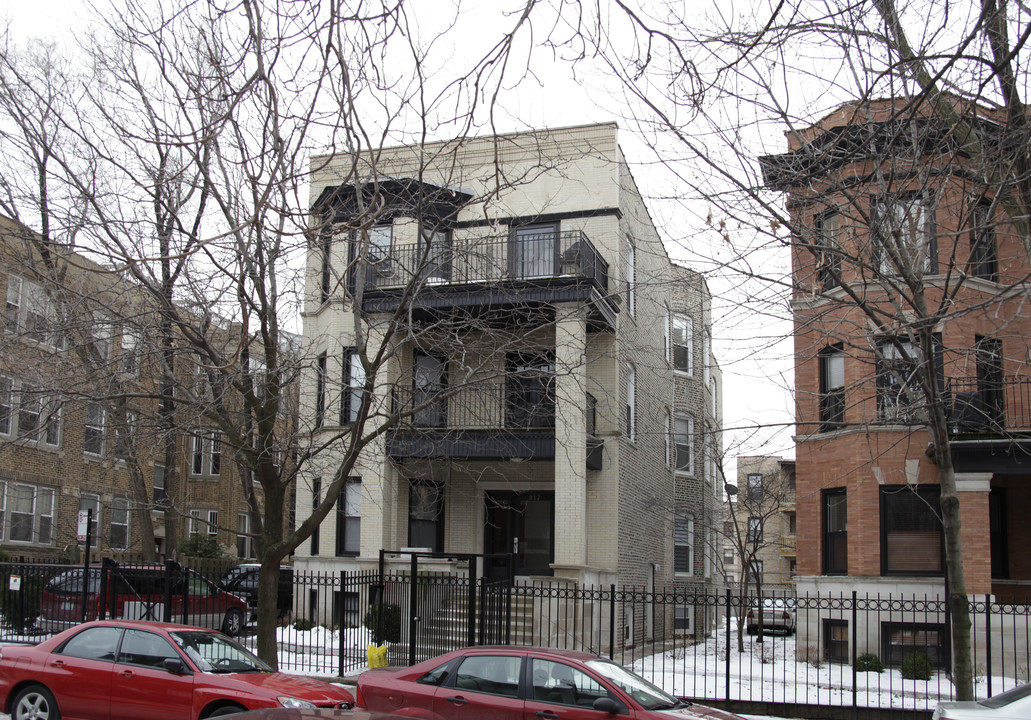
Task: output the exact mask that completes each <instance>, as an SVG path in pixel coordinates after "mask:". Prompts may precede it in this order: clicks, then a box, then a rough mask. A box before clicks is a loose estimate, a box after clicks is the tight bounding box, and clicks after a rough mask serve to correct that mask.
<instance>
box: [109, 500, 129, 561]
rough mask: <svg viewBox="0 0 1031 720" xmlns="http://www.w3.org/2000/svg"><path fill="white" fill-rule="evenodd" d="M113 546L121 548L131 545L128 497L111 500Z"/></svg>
mask: <svg viewBox="0 0 1031 720" xmlns="http://www.w3.org/2000/svg"><path fill="white" fill-rule="evenodd" d="M111 547H113V548H116V549H119V550H124V549H125V548H127V547H129V501H128V500H127V499H126V498H115V499H114V500H112V501H111Z"/></svg>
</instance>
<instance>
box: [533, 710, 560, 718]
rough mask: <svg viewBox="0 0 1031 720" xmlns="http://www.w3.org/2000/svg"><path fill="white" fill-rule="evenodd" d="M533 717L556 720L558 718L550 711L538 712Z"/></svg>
mask: <svg viewBox="0 0 1031 720" xmlns="http://www.w3.org/2000/svg"><path fill="white" fill-rule="evenodd" d="M534 715H536V716H537V717H539V718H557V717H558V715H556V714H555V713H553V712H551V710H538V711H537V712H535V713H534Z"/></svg>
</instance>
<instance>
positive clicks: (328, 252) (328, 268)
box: [319, 233, 333, 302]
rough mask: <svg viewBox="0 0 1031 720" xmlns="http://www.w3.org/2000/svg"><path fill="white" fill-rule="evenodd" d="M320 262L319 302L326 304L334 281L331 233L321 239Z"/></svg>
mask: <svg viewBox="0 0 1031 720" xmlns="http://www.w3.org/2000/svg"><path fill="white" fill-rule="evenodd" d="M319 250H320V251H321V252H320V257H319V260H320V261H321V263H322V267H321V272H320V273H319V301H320V302H326V301H327V300H329V295H330V292H332V290H333V287H332V280H333V258H332V252H333V236H332V235H330V234H329V233H326V234H324V235H323V236H322V237H321V238H319Z"/></svg>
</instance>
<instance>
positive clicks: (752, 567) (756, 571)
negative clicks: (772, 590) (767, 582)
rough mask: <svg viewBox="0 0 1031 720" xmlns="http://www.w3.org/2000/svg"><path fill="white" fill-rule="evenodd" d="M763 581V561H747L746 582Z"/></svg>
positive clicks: (758, 583)
mask: <svg viewBox="0 0 1031 720" xmlns="http://www.w3.org/2000/svg"><path fill="white" fill-rule="evenodd" d="M762 581H763V561H762V560H755V559H753V560H752V561H751V562H750V563H748V575H747V579H746V582H749V583H751V584H753V585H761V584H762Z"/></svg>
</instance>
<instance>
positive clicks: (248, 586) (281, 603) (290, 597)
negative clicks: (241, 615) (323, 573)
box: [218, 563, 294, 620]
mask: <svg viewBox="0 0 1031 720" xmlns="http://www.w3.org/2000/svg"><path fill="white" fill-rule="evenodd" d="M260 567H261V566H260V565H258V564H257V563H244V564H243V565H234V566H233V567H231V568H229V570H227V571H226V574H225V575H223V576H222V579H221V580H219V582H218V586H219V587H220V588H222V589H223V590H225V591H226V592H229V593H232V594H234V595H238V596H239V597H242V598H243V599H244V600H246V601H247V607H249V608H250V610H251V619H252V620H253V619H254V617H255V614H256V613H257V612H258V570H259V569H260ZM293 607H294V569H293V568H292V567H290V566H289V565H280V566H279V587H278V589H277V591H276V611H277V612H276V615H277V617H278V618H279V619H280V620H285V619H287V618H289V617H290V615H291V613H292V612H293Z"/></svg>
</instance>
